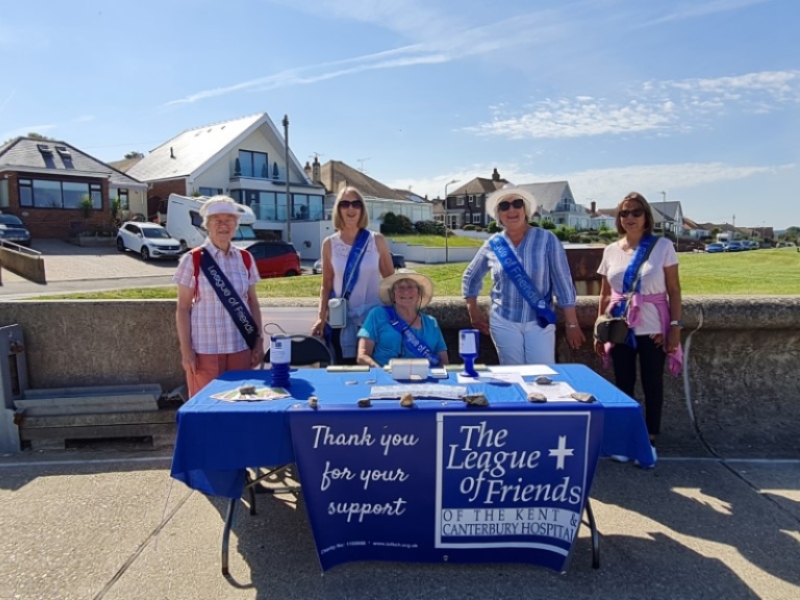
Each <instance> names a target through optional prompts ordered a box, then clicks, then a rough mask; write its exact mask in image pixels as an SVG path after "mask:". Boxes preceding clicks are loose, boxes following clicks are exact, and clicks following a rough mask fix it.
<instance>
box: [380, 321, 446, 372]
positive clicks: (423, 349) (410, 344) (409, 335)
mask: <svg viewBox="0 0 800 600" xmlns="http://www.w3.org/2000/svg"><path fill="white" fill-rule="evenodd" d="M383 309H384V310H385V311H386V316H387V317H388V318H389V324H390V325H391V326H392V327H394V328H395V330H397V332H398V333H399V334H400V335H401V336H403V342H404V343H405V346H406V349H407V350H408V351H409V352H411V354H413V355H414V356H416V357H419V358H427V359H428V362H429V363H431V365H433V366H434V367H438V366H439V363H440V362H441V359H440V358H439V356H438V355H437V354H435V353H434V352H433V350H431V349H430V348H428V346H427V345H426V344H425V342H423V341H422V340H420V339H419V338H418V337H417V336H416V335H415V334H414V332H413V331H412V330H411V326H410V325H409V324H408V323H406V322H405V321H404V320H403V319H401V318H400V315H398V314H397V311H396V310H395V309H394V308H392V307H391V306H384V307H383ZM421 322H422V315H420V323H421Z"/></svg>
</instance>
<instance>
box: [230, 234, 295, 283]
mask: <svg viewBox="0 0 800 600" xmlns="http://www.w3.org/2000/svg"><path fill="white" fill-rule="evenodd" d="M237 246H238V247H239V248H244V249H245V250H247V251H248V252H250V254H252V255H253V258H254V259H255V261H256V268H257V269H258V274H259V275H261V277H265V278H266V277H295V276H296V275H300V255H299V254H298V253H297V250H295V248H294V245H292V244H290V243H289V242H267V241H263V240H262V241H257V242H253V243H251V244H247V245H243V244H238V243H237Z"/></svg>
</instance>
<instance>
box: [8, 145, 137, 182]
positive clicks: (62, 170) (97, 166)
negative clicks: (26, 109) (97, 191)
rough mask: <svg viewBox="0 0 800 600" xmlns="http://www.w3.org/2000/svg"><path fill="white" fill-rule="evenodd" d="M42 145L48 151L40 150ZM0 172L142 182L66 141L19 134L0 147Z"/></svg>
mask: <svg viewBox="0 0 800 600" xmlns="http://www.w3.org/2000/svg"><path fill="white" fill-rule="evenodd" d="M40 147H41V148H42V150H44V149H45V148H46V149H48V150H49V152H47V151H45V152H43V151H42V150H40ZM0 171H18V172H23V173H25V172H27V173H31V174H35V173H48V174H58V175H59V176H64V175H71V176H74V177H101V178H102V177H107V178H108V179H109V183H110V184H111V185H113V186H117V187H126V186H130V187H142V186H143V184H142V182H140V181H138V180H137V179H136V178H134V177H131V176H129V175H126V174H125V173H123V172H121V171H119V170H117V169H115V168H114V167H112V166H111V165H109V164H107V163H104V162H102V161H101V160H98V159H96V158H94V157H93V156H90V155H89V154H86V153H85V152H83V151H81V150H79V149H78V148H76V147H75V146H72V145H70V144H67V143H66V142H61V141H54V140H41V139H37V138H28V137H20V138H17V139H15V140H13V141H11V142H9V143H8V144H6V145H4V146H3V147H1V148H0Z"/></svg>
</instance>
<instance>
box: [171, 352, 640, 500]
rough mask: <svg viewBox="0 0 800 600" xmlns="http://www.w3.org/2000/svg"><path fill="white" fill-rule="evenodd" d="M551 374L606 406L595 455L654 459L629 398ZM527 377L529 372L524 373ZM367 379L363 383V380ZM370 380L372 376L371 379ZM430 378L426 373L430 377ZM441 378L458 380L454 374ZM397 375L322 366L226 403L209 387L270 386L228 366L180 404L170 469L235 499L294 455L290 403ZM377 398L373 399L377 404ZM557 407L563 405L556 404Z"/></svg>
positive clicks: (497, 389)
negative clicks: (249, 482)
mask: <svg viewBox="0 0 800 600" xmlns="http://www.w3.org/2000/svg"><path fill="white" fill-rule="evenodd" d="M552 368H553V370H554V371H556V372H557V374H556V375H553V376H551V378H552V379H553V380H554V381H564V382H566V383H568V384H569V385H571V386H572V387H573V388H574V389H575V390H577V391H581V392H589V393H591V394H593V395H594V396H595V397H596V398H597V399H598V400H599V401H600V402H601V403H602V405H603V408H604V413H605V417H604V429H603V445H602V450H601V455H604V456H610V455H612V454H620V455H624V456H628V457H630V458H633V459H637V460H638V461H639V462H640V463H642V465H644V466H650V465H652V464H653V456H652V451H651V449H650V442H649V437H648V434H647V429H646V427H645V424H644V419H643V415H642V410H641V407H640V406H639V404H638V403H637V402H636V401H635V400H633V399H632V398H630V397H628V396H626V395H625V394H623V393H622V392H620V391H619V390H618V389H617V388H615V387H614V386H613V385H611V384H610V383H609V382H608V381H606V380H605V379H603V378H602V377H600V376H599V375H597V374H596V373H595V372H594V371H592V370H591V369H589V368H588V367H586V366H584V365H572V364H559V365H553V366H552ZM526 379H529V378H527V377H526ZM368 382H369V383H368ZM372 382H375V383H372ZM434 382H435V380H430V383H434ZM440 382H441V383H446V382H449V383H451V384H455V383H456V375H455V373H451V374H450V377H449V380H442V381H440ZM395 383H397V382H395V381H394V380H393V379H392V378H391V376H390V375H389V374H388V373H385V372H384V371H383V370H379V369H373V370H372V371H370V372H349V373H328V372H327V371H325V370H323V369H298V370H293V371H292V377H291V387H290V392H291V393H292V398H287V399H283V400H271V401H263V402H226V401H222V400H215V399H212V398H211V396H212V395H213V394H217V393H220V392H224V391H228V390H231V389H234V388H236V387H239V386H242V385H252V384H255V385H258V386H264V385H267V386H269V385H270V384H271V377H270V372H269V371H231V372H229V373H225V374H223V375H221V376H220V377H219V378H218V379H216V380H214V381H213V382H212V383H210V384H209V385H208V386H207V387H206V388H204V389H203V390H202V391H201V392H200V393H198V394H197V395H196V396H195V397H194V398H192V399H191V400H190V401H189V402H187V403H186V404H185V405H184V406H182V407H181V408H180V409H179V410H178V434H177V439H176V442H175V452H174V455H173V461H172V470H171V474H172V476H173V477H174V478H176V479H178V480H180V481H183V482H184V483H185V484H186V485H188V486H189V487H191V488H193V489H197V490H199V491H201V492H204V493H206V494H211V495H215V496H223V497H227V498H238V497H240V496H241V494H242V491H243V489H244V484H245V469H247V468H248V467H266V466H276V465H283V464H287V463H292V462H294V450H293V448H292V440H291V431H290V426H289V418H290V416H289V412H288V411H289V409H290V408H291V407H292V406H294V405H296V404H298V403H300V402H305V401H307V400H308V398H309V397H310V396H317V397H318V398H319V403H320V405H327V404H349V405H350V406H352V409H353V410H364V409H358V408H357V406H356V401H357V400H358V399H359V398H366V397H368V396H369V395H370V388H371V387H372V385H375V384H377V385H392V384H395ZM469 388H470V391H483V392H485V393H486V395H487V397H488V399H489V402H490V404H491V406H492V407H496V406H498V405H502V404H505V403H515V404H519V403H522V404H524V405H525V406H526V407H527V408H528V409H529V410H552V409H553V408H555V407H557V406H558V404H561V403H547V404H531V403H528V402H527V401H526V399H525V396H524V394H523V392H522V390H521V388H519V386H501V385H487V384H476V385H471V386H469ZM381 402H382V401H375V402H373V405H375V406H376V407H377V408H378V409H379V410H380V405H381ZM418 406H419V407H420V408H422V409H437V408H439V407H441V406H442V401H439V400H435V401H434V400H430V401H427V400H423V401H420V402H418ZM561 406H562V407H563V404H562V405H561ZM447 408H448V410H451V409H452V410H459V409H462V410H466V408H465V407H464V406H463V403H461V402H460V401H450V402H448V403H447Z"/></svg>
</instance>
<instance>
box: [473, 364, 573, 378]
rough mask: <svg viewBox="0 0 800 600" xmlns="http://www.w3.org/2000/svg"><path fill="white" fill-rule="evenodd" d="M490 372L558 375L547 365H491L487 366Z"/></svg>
mask: <svg viewBox="0 0 800 600" xmlns="http://www.w3.org/2000/svg"><path fill="white" fill-rule="evenodd" d="M488 370H489V371H491V372H492V373H519V374H520V375H522V376H525V375H534V376H536V375H558V373H557V372H556V371H554V370H553V369H551V368H550V367H548V366H547V365H492V366H491V367H488Z"/></svg>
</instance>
